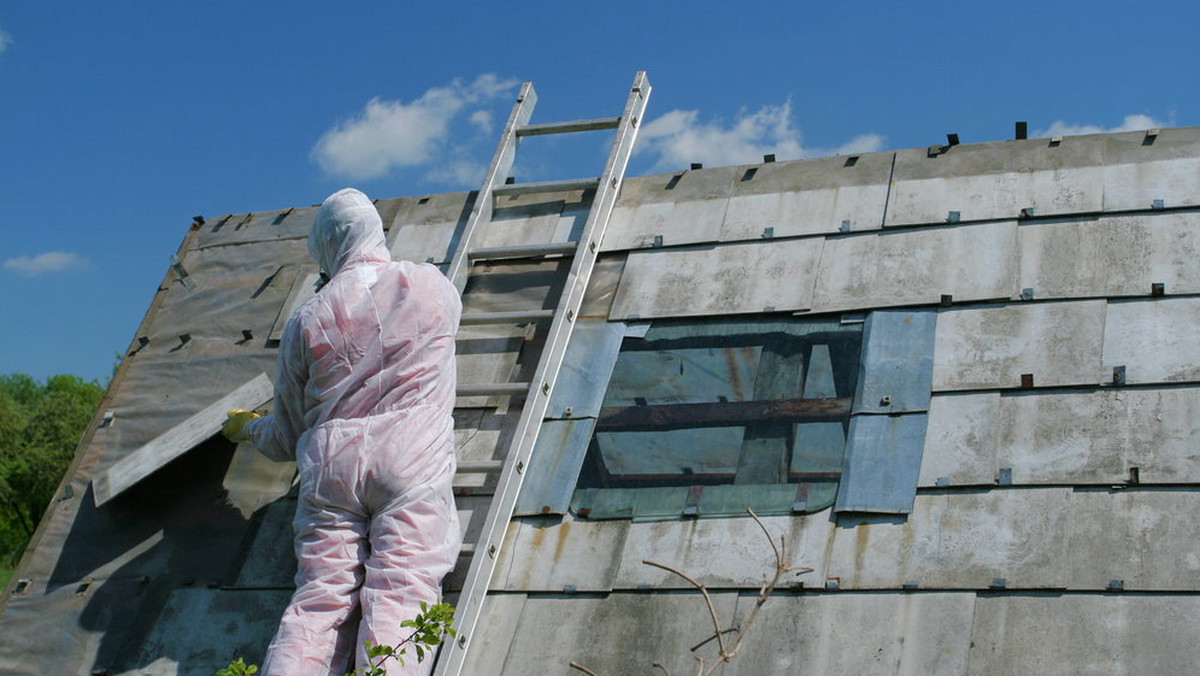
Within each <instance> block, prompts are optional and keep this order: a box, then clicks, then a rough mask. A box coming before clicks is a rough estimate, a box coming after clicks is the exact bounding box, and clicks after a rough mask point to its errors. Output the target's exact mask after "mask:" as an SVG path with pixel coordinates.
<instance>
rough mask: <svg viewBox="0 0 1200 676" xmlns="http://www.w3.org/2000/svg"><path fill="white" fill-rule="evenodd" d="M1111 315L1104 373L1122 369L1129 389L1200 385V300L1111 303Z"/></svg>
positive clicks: (1106, 332)
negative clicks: (1151, 385)
mask: <svg viewBox="0 0 1200 676" xmlns="http://www.w3.org/2000/svg"><path fill="white" fill-rule="evenodd" d="M1107 309H1108V311H1107V314H1106V316H1105V322H1104V371H1105V373H1108V374H1111V373H1112V372H1113V369H1115V368H1120V367H1124V378H1125V382H1126V383H1129V384H1134V383H1171V382H1196V381H1198V380H1200V360H1198V359H1196V355H1197V354H1200V331H1197V330H1196V327H1198V326H1200V298H1163V299H1155V300H1145V301H1129V302H1119V303H1109V305H1108V308H1107ZM1110 377H1111V376H1110Z"/></svg>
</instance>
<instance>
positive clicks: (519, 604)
mask: <svg viewBox="0 0 1200 676" xmlns="http://www.w3.org/2000/svg"><path fill="white" fill-rule="evenodd" d="M526 597H527V595H526V594H506V593H493V594H488V597H487V601H485V602H484V604H483V611H482V615H481V616H480V618H479V621H478V622H476V623H475V627H476V628H475V634H474V636H471V637H470V639H471V642H470V645H469V647H468V648H467V655H466V661H465V664H464V667H463V673H464V674H472V676H501V674H503V673H504V660H505V658H507V656H508V650H509V647H510V646H511V645H512V643H513V640H514V638H515V637H516V633H517V619H518V618H520V617H521V609H522V608H523V607H524V606H525V599H526Z"/></svg>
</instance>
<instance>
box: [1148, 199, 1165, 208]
mask: <svg viewBox="0 0 1200 676" xmlns="http://www.w3.org/2000/svg"><path fill="white" fill-rule="evenodd" d="M1150 208H1151V209H1166V208H1167V203H1166V202H1164V201H1163V200H1154V201H1153V202H1151V203H1150Z"/></svg>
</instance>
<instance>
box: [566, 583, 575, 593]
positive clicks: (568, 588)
mask: <svg viewBox="0 0 1200 676" xmlns="http://www.w3.org/2000/svg"><path fill="white" fill-rule="evenodd" d="M575 590H576V587H575V585H573V584H564V585H563V593H564V594H574V593H575Z"/></svg>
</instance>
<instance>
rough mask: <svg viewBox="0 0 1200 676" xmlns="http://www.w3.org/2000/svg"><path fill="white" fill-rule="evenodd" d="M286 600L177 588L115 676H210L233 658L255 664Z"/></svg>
mask: <svg viewBox="0 0 1200 676" xmlns="http://www.w3.org/2000/svg"><path fill="white" fill-rule="evenodd" d="M290 597H291V591H290V590H279V589H256V590H252V591H250V590H246V591H242V590H237V591H232V590H222V589H189V588H181V589H176V590H174V591H173V592H172V593H171V596H170V597H169V598H168V599H167V602H166V606H165V607H164V608H163V609H162V613H161V614H160V615H159V616H158V619H157V620H156V621H155V622H154V626H153V627H152V628H151V629H150V632H149V635H148V636H146V638H145V641H144V643H142V644H141V646H140V647H139V649H138V651H137V653H138V654H137V657H136V658H135V659H134V660H133V662H132V664H130V665H129V668H128V669H127V670H121V671H118V672H115V673H120V674H122V675H123V676H124V675H128V676H143V675H144V674H155V675H159V674H161V675H163V676H209V674H211V673H212V672H213V671H215V668H220V667H222V666H224V665H226V664H228V663H229V661H230V660H231V659H233V657H234V656H235V655H238V656H245V657H246V659H247V662H248V663H260V662H261V661H262V657H263V656H264V655H266V652H267V646H268V645H269V644H270V642H271V637H272V636H273V635H274V634H275V629H276V628H277V627H278V626H279V618H280V617H282V616H283V609H284V608H285V607H286V606H287V603H288V599H289V598H290ZM214 667H215V668H214Z"/></svg>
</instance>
